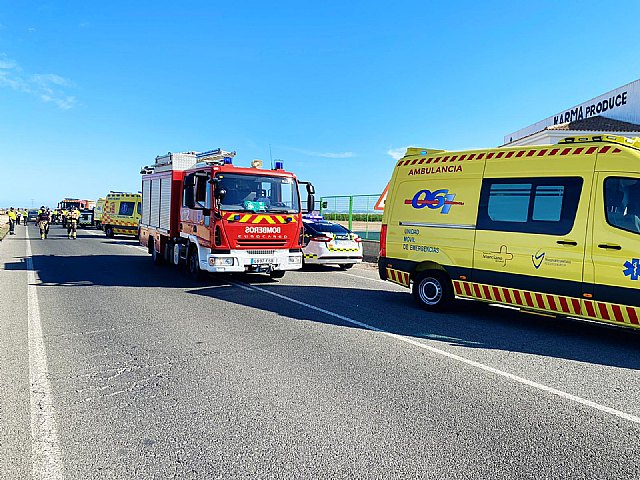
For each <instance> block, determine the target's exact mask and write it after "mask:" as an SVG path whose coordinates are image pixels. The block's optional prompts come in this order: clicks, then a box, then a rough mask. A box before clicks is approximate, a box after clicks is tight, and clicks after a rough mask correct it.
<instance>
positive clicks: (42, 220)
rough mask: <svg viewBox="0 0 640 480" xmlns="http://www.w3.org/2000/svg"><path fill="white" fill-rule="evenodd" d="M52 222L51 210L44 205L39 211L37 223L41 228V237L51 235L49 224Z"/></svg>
mask: <svg viewBox="0 0 640 480" xmlns="http://www.w3.org/2000/svg"><path fill="white" fill-rule="evenodd" d="M50 223H51V212H50V211H49V210H48V209H45V208H44V207H43V208H42V209H41V210H40V213H38V220H37V221H36V224H37V225H38V228H39V229H40V238H41V239H42V240H44V239H45V238H47V236H48V235H49V224H50Z"/></svg>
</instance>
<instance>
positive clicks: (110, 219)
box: [101, 192, 142, 237]
mask: <svg viewBox="0 0 640 480" xmlns="http://www.w3.org/2000/svg"><path fill="white" fill-rule="evenodd" d="M141 201H142V195H141V194H139V193H122V192H112V193H110V194H108V195H107V197H106V199H105V203H104V209H103V211H102V218H101V223H102V229H103V230H104V233H105V235H106V236H107V237H113V236H114V235H131V236H135V237H137V236H138V225H139V223H140V210H141V206H140V202H141Z"/></svg>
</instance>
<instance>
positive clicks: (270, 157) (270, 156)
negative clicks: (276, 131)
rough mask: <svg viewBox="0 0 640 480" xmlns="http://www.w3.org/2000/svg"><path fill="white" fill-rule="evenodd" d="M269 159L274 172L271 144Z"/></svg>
mask: <svg viewBox="0 0 640 480" xmlns="http://www.w3.org/2000/svg"><path fill="white" fill-rule="evenodd" d="M269 159H270V160H271V170H273V155H272V154H271V144H269Z"/></svg>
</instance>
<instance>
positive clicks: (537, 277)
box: [473, 175, 592, 314]
mask: <svg viewBox="0 0 640 480" xmlns="http://www.w3.org/2000/svg"><path fill="white" fill-rule="evenodd" d="M591 179H592V175H591V176H589V175H585V176H584V177H583V176H557V177H556V176H554V177H515V178H514V177H510V178H485V179H483V183H482V190H481V194H480V205H479V210H478V223H477V231H476V241H475V246H474V270H473V282H474V283H481V284H486V285H491V286H498V287H507V288H513V289H516V290H524V292H519V291H516V292H509V291H508V290H504V289H499V288H495V289H494V288H490V287H488V288H486V289H485V288H484V287H482V289H483V290H484V291H483V290H478V292H475V293H476V295H475V296H479V297H480V298H485V299H489V300H497V301H500V302H505V303H511V304H515V305H521V306H525V307H526V306H528V307H533V308H540V309H544V310H552V311H559V312H564V313H569V314H571V313H574V314H577V313H579V310H580V300H579V299H580V297H581V294H582V280H583V279H582V272H583V262H584V255H585V244H586V232H587V227H586V224H587V222H586V220H585V219H586V218H587V215H588V209H589V200H590V190H591ZM478 293H479V295H478ZM560 296H561V297H562V298H560Z"/></svg>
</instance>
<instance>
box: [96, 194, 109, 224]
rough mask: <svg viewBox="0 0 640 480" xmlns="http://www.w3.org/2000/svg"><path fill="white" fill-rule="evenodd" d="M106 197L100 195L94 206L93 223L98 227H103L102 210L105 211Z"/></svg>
mask: <svg viewBox="0 0 640 480" xmlns="http://www.w3.org/2000/svg"><path fill="white" fill-rule="evenodd" d="M106 201H107V199H106V198H102V197H100V198H99V199H98V200H97V201H96V206H95V207H94V208H93V224H94V225H95V227H96V228H97V229H102V212H103V211H104V203H105V202H106Z"/></svg>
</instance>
